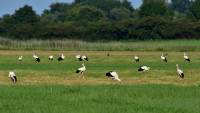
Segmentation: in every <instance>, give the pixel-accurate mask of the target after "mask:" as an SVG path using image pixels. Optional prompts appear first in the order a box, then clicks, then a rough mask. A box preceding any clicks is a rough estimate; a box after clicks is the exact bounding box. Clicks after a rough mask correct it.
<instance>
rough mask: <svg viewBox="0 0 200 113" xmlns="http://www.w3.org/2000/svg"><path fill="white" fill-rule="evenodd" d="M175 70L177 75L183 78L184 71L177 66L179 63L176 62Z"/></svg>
mask: <svg viewBox="0 0 200 113" xmlns="http://www.w3.org/2000/svg"><path fill="white" fill-rule="evenodd" d="M176 72H177V75H178V76H179V77H180V78H184V73H183V70H181V69H180V68H179V65H178V64H176Z"/></svg>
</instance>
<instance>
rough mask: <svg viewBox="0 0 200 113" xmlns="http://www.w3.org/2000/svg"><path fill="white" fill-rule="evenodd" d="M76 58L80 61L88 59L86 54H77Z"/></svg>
mask: <svg viewBox="0 0 200 113" xmlns="http://www.w3.org/2000/svg"><path fill="white" fill-rule="evenodd" d="M76 58H77V59H78V60H79V61H83V60H86V61H88V57H87V56H85V55H83V56H81V55H76Z"/></svg>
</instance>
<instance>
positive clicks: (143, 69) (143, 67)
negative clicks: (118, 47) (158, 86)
mask: <svg viewBox="0 0 200 113" xmlns="http://www.w3.org/2000/svg"><path fill="white" fill-rule="evenodd" d="M149 70H150V67H148V66H141V67H140V68H139V69H138V71H149Z"/></svg>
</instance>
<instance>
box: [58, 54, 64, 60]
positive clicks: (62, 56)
mask: <svg viewBox="0 0 200 113" xmlns="http://www.w3.org/2000/svg"><path fill="white" fill-rule="evenodd" d="M64 59H65V56H64V54H63V53H62V54H61V56H60V57H58V61H62V60H64Z"/></svg>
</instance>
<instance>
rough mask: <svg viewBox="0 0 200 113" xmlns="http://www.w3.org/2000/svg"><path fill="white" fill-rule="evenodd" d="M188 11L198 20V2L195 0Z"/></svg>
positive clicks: (199, 6) (198, 0)
mask: <svg viewBox="0 0 200 113" xmlns="http://www.w3.org/2000/svg"><path fill="white" fill-rule="evenodd" d="M190 11H191V13H192V15H193V16H194V17H195V18H196V19H200V0H195V1H194V2H193V4H192V6H191V8H190Z"/></svg>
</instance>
